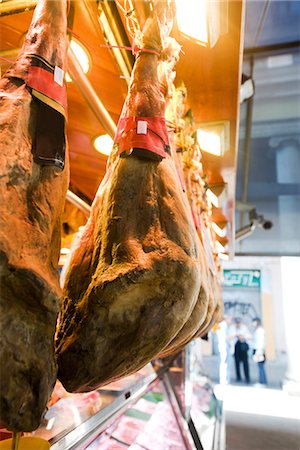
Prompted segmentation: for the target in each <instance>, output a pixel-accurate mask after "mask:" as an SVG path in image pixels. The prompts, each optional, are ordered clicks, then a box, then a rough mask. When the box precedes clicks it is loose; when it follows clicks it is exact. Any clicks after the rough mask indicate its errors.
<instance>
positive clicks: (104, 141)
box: [94, 134, 114, 156]
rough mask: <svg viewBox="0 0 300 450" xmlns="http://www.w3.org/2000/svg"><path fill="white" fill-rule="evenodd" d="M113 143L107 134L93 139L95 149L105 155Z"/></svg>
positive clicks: (110, 149)
mask: <svg viewBox="0 0 300 450" xmlns="http://www.w3.org/2000/svg"><path fill="white" fill-rule="evenodd" d="M113 145H114V141H113V140H112V138H111V137H110V136H109V135H108V134H102V135H101V136H98V137H96V138H95V139H94V147H95V149H96V150H97V151H98V152H100V153H102V154H103V155H106V156H108V155H109V154H110V153H111V151H112V147H113Z"/></svg>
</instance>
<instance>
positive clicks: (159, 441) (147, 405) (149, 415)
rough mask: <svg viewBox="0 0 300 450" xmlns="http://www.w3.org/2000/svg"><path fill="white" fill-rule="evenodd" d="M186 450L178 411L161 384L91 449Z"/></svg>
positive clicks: (89, 449) (132, 408)
mask: <svg viewBox="0 0 300 450" xmlns="http://www.w3.org/2000/svg"><path fill="white" fill-rule="evenodd" d="M124 448H128V449H130V450H145V449H147V450H161V449H163V450H183V449H185V448H186V446H185V444H184V441H183V438H182V435H181V432H180V430H179V427H178V424H177V421H176V418H175V415H174V411H173V409H172V407H171V404H170V403H169V400H168V398H167V396H166V394H165V391H164V388H163V386H162V384H161V383H159V385H156V386H155V388H154V390H153V391H150V392H148V393H147V394H146V395H144V396H143V397H142V398H141V399H140V400H139V401H138V402H137V403H136V404H135V405H134V406H132V407H131V408H130V409H128V410H127V411H126V412H125V414H124V415H123V416H122V417H121V418H120V419H119V420H118V421H117V422H116V423H115V424H113V425H112V426H111V427H110V428H109V429H107V430H106V431H105V432H104V433H102V434H101V436H99V437H98V438H97V439H96V440H95V441H94V442H93V443H92V444H90V445H89V446H88V447H87V450H111V449H124Z"/></svg>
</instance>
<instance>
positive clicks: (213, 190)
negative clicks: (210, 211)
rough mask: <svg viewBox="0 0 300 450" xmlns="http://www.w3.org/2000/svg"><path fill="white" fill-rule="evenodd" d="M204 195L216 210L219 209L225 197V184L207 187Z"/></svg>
mask: <svg viewBox="0 0 300 450" xmlns="http://www.w3.org/2000/svg"><path fill="white" fill-rule="evenodd" d="M206 195H207V198H208V199H209V200H210V202H211V203H212V204H213V205H214V206H215V207H216V208H220V207H221V205H222V203H223V201H224V200H225V198H226V195H227V184H226V183H218V184H212V185H209V187H208V188H207V189H206Z"/></svg>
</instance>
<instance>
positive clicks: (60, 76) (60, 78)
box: [54, 66, 64, 86]
mask: <svg viewBox="0 0 300 450" xmlns="http://www.w3.org/2000/svg"><path fill="white" fill-rule="evenodd" d="M54 81H55V83H57V84H59V85H60V86H63V85H64V71H63V70H62V69H61V68H60V67H58V66H55V68H54Z"/></svg>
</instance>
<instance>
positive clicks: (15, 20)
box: [0, 0, 243, 241]
mask: <svg viewBox="0 0 300 450" xmlns="http://www.w3.org/2000/svg"><path fill="white" fill-rule="evenodd" d="M135 3H136V4H137V6H138V9H139V10H140V11H141V12H143V10H145V11H146V9H145V8H144V5H143V6H142V4H141V2H135ZM72 4H73V5H74V7H75V14H74V21H73V26H72V33H73V36H74V37H75V38H77V39H78V40H79V41H80V42H81V43H82V44H83V45H84V46H85V47H86V49H87V50H88V53H89V55H90V59H91V68H90V71H89V73H88V74H87V78H88V80H89V81H90V83H91V85H92V86H93V88H94V90H95V92H96V94H97V95H98V97H99V99H100V100H101V101H102V103H103V104H104V106H105V107H106V108H107V110H108V112H109V113H110V114H111V116H112V118H113V120H114V121H115V123H117V121H118V118H119V114H120V111H121V108H122V105H123V102H124V100H125V97H126V93H127V84H126V82H125V81H124V79H121V78H120V73H119V69H118V67H117V64H116V62H115V60H114V57H113V54H112V52H111V50H110V49H108V48H105V47H104V45H105V44H106V42H105V38H104V36H103V34H102V31H101V27H100V24H99V21H98V8H97V3H96V1H94V0H78V1H76V2H72ZM31 16H32V12H25V13H21V14H13V15H11V16H5V17H0V35H1V44H0V45H1V46H0V56H1V55H2V56H4V55H5V53H3V52H5V51H7V50H9V51H10V54H11V55H16V52H15V53H14V49H17V48H19V47H20V44H21V40H22V37H23V35H24V33H25V32H26V31H27V29H28V27H29V24H30V20H31ZM142 16H143V15H142V13H141V17H142ZM123 23H124V22H123ZM242 30H243V2H242V0H241V1H240V0H229V8H228V33H227V34H226V35H224V36H221V37H220V38H219V41H218V43H217V44H216V46H215V47H214V48H212V49H209V48H205V47H201V46H199V45H197V44H196V43H194V42H192V41H190V40H187V39H184V38H183V37H182V36H180V35H179V34H178V32H176V30H175V31H174V32H175V37H176V38H177V40H178V41H179V42H180V43H181V45H182V46H183V51H184V54H182V55H181V58H180V61H179V63H178V64H177V66H176V72H177V77H176V83H177V84H179V83H180V82H181V81H184V83H185V85H186V86H187V90H188V99H189V104H190V107H191V108H192V111H193V114H194V117H195V120H196V122H197V123H201V122H215V121H220V120H221V121H222V120H227V121H229V123H230V148H229V150H228V151H226V152H225V154H224V156H223V157H216V156H213V155H209V154H207V153H204V152H203V159H202V162H203V167H204V171H205V173H206V174H207V176H208V180H209V182H210V183H219V182H222V181H224V182H226V183H227V201H226V202H225V204H224V205H223V209H222V211H221V210H214V211H213V217H214V219H215V220H217V221H221V219H226V220H228V221H229V222H230V223H231V225H232V229H233V228H234V226H233V223H234V197H235V174H236V159H237V124H238V119H239V105H238V96H239V85H240V76H241V62H242V46H241V42H242V41H243V33H242ZM129 40H130V39H129ZM14 57H15V56H14ZM8 59H10V58H8ZM0 61H1V60H0ZM1 66H2V68H5V67H7V63H6V62H5V61H3V60H2V61H1ZM67 90H68V109H69V119H68V125H67V130H68V141H69V148H70V162H71V182H72V184H73V186H75V187H76V188H77V189H78V190H79V191H81V192H82V193H83V194H84V195H86V196H88V197H89V198H90V199H92V198H93V196H94V195H95V192H96V190H97V188H98V185H99V182H100V181H101V178H102V177H103V175H104V173H105V165H106V158H105V157H104V156H101V155H100V154H99V153H97V152H96V150H95V149H94V147H93V144H92V140H93V138H94V137H96V136H97V135H99V134H102V133H104V129H103V126H102V125H101V123H99V121H98V119H97V118H96V117H95V115H94V113H93V112H92V110H91V109H90V107H89V105H88V104H87V102H86V101H85V100H84V98H83V96H82V94H81V92H80V91H79V89H78V88H77V87H76V86H75V85H74V83H68V87H67ZM230 240H231V241H233V235H232V236H231V238H230Z"/></svg>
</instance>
